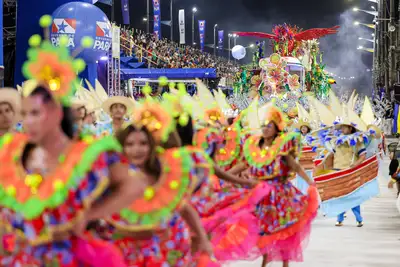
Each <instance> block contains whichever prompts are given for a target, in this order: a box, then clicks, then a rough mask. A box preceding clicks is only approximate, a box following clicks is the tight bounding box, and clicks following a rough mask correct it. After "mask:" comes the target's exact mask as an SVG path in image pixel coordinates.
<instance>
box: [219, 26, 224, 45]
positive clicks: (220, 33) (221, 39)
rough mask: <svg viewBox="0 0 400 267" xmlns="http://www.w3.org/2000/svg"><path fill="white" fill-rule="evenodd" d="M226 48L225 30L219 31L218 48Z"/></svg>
mask: <svg viewBox="0 0 400 267" xmlns="http://www.w3.org/2000/svg"><path fill="white" fill-rule="evenodd" d="M223 48H224V30H220V31H218V49H220V50H222V49H223Z"/></svg>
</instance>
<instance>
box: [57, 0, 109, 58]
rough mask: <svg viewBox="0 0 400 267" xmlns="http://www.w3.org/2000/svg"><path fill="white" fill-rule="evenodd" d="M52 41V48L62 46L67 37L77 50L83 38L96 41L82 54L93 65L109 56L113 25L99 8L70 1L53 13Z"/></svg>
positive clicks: (72, 47)
mask: <svg viewBox="0 0 400 267" xmlns="http://www.w3.org/2000/svg"><path fill="white" fill-rule="evenodd" d="M52 17H53V23H52V25H51V33H50V40H51V42H52V43H53V45H55V46H58V45H59V44H60V37H61V36H67V37H68V45H67V46H68V47H69V48H70V49H71V50H74V49H76V48H78V47H81V46H82V45H81V43H82V41H84V40H85V39H84V37H90V38H92V39H93V40H94V42H93V44H92V45H90V48H86V49H84V50H83V52H81V53H80V54H79V57H81V58H83V59H84V60H85V61H86V62H88V63H94V62H96V61H97V60H99V59H100V58H101V57H104V56H106V55H107V53H108V51H109V50H110V49H111V41H112V38H111V24H110V21H109V20H108V18H107V16H106V15H105V14H104V12H103V11H101V9H99V8H98V7H96V6H94V5H92V4H89V3H84V2H70V3H67V4H64V5H62V6H60V7H59V8H57V9H56V10H55V11H54V12H53V15H52Z"/></svg>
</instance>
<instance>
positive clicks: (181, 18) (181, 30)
mask: <svg viewBox="0 0 400 267" xmlns="http://www.w3.org/2000/svg"><path fill="white" fill-rule="evenodd" d="M179 43H180V44H185V43H186V42H185V10H184V9H180V10H179Z"/></svg>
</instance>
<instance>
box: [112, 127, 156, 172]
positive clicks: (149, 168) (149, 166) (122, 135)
mask: <svg viewBox="0 0 400 267" xmlns="http://www.w3.org/2000/svg"><path fill="white" fill-rule="evenodd" d="M134 132H142V133H144V134H145V135H146V137H147V140H148V141H149V145H150V156H149V159H148V160H147V161H146V162H145V164H144V170H143V171H144V172H145V173H147V174H149V175H152V176H154V177H156V178H159V177H160V175H161V166H160V163H159V161H158V158H157V153H156V141H155V140H154V138H153V136H152V135H151V133H150V132H149V130H148V129H147V128H146V127H136V126H134V125H132V124H131V125H129V126H128V127H126V128H125V129H123V130H120V131H119V132H118V133H117V135H116V137H117V139H118V142H119V143H120V144H121V146H124V145H125V141H126V139H127V138H128V136H129V135H130V134H131V133H134Z"/></svg>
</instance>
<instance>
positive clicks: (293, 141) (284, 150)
mask: <svg viewBox="0 0 400 267" xmlns="http://www.w3.org/2000/svg"><path fill="white" fill-rule="evenodd" d="M277 142H281V145H280V146H279V147H280V149H279V151H278V153H279V154H280V155H282V156H286V155H288V154H291V155H292V156H293V157H295V158H297V157H299V156H300V152H301V144H302V142H301V137H300V134H298V133H294V132H292V133H287V134H283V136H281V137H279V140H278V141H277Z"/></svg>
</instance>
